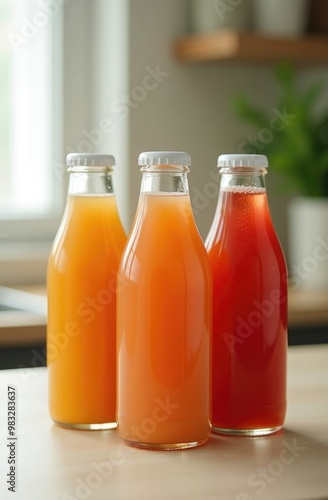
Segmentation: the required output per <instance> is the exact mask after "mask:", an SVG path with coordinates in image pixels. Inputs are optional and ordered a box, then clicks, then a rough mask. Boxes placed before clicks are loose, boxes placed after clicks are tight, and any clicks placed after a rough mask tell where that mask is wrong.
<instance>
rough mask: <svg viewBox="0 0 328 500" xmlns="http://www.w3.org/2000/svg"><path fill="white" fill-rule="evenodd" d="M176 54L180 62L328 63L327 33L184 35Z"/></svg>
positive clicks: (235, 32)
mask: <svg viewBox="0 0 328 500" xmlns="http://www.w3.org/2000/svg"><path fill="white" fill-rule="evenodd" d="M174 53H175V55H176V57H177V58H178V59H180V60H181V61H189V62H206V61H224V60H235V61H249V62H252V61H253V62H261V61H265V62H276V61H281V60H291V61H298V62H303V63H318V62H328V36H317V35H308V36H306V37H304V38H274V37H264V36H260V35H258V34H255V33H246V32H245V33H243V32H238V31H234V30H224V31H219V32H215V33H211V34H207V35H192V36H186V37H184V38H181V39H179V40H177V41H176V43H175V45H174Z"/></svg>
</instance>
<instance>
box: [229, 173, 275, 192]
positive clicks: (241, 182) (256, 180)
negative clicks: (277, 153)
mask: <svg viewBox="0 0 328 500" xmlns="http://www.w3.org/2000/svg"><path fill="white" fill-rule="evenodd" d="M266 173H267V170H266V169H265V168H249V167H240V168H237V167H234V168H222V169H221V170H220V174H221V184H220V190H221V191H222V190H227V189H229V188H234V187H240V188H242V187H245V188H253V189H254V190H256V191H258V190H261V191H262V192H263V191H264V192H266V186H265V178H264V176H265V174H266Z"/></svg>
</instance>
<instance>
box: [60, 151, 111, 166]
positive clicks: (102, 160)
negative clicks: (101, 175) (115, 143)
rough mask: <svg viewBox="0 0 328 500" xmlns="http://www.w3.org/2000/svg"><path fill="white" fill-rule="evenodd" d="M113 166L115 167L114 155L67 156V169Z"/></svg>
mask: <svg viewBox="0 0 328 500" xmlns="http://www.w3.org/2000/svg"><path fill="white" fill-rule="evenodd" d="M113 165H115V158H114V156H113V155H102V154H93V153H70V154H69V155H67V156H66V166H67V167H112V166H113Z"/></svg>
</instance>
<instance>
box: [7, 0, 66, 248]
mask: <svg viewBox="0 0 328 500" xmlns="http://www.w3.org/2000/svg"><path fill="white" fill-rule="evenodd" d="M63 3H64V2H63V1H62V0H52V1H46V0H24V1H10V2H8V0H0V88H1V91H0V244H1V241H3V242H6V241H10V240H18V239H23V240H26V239H34V240H35V238H40V239H45V238H51V237H52V236H53V233H54V231H55V229H56V227H57V225H58V214H59V212H60V210H61V208H62V203H63V193H62V191H63V187H62V183H61V182H59V179H58V162H55V161H54V158H56V156H57V158H60V152H59V151H60V150H61V145H60V134H59V133H58V130H59V128H60V127H58V125H60V120H61V116H60V109H61V99H60V87H61V84H60V81H61V76H60V75H61V68H62V64H61V60H60V59H61V53H60V47H61V24H62V21H61V19H62V4H63ZM54 40H56V44H54V43H53V41H54ZM56 165H57V167H56Z"/></svg>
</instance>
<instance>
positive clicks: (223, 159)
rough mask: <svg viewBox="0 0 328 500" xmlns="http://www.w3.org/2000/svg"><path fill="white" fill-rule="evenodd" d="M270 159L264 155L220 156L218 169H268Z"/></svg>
mask: <svg viewBox="0 0 328 500" xmlns="http://www.w3.org/2000/svg"><path fill="white" fill-rule="evenodd" d="M268 166H269V162H268V158H267V157H266V156H264V155H242V154H239V155H220V156H219V158H218V167H232V168H233V167H255V168H268Z"/></svg>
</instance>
